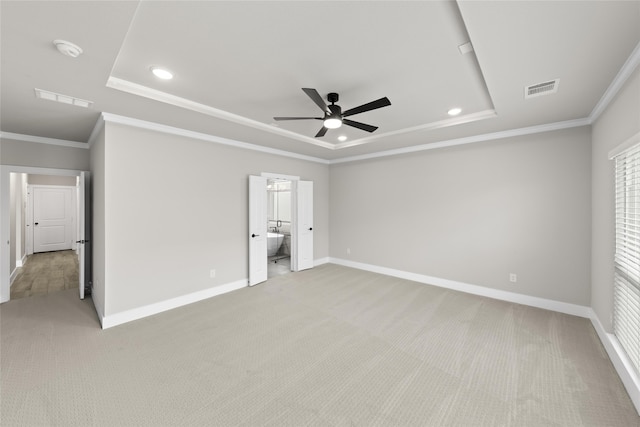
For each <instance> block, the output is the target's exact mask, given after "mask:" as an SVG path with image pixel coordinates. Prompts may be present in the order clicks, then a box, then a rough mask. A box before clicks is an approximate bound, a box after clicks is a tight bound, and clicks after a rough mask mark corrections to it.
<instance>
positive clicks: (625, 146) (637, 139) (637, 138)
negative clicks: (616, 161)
mask: <svg viewBox="0 0 640 427" xmlns="http://www.w3.org/2000/svg"><path fill="white" fill-rule="evenodd" d="M637 144H640V132H638V133H636V134H635V135H633V136H632V137H631V138H629V139H627V140H626V141H624V142H623V143H622V144H620V145H618V146H617V147H616V148H614V149H613V150H611V151H609V160H613V158H614V157H617V156H619V155H620V154H622V153H624V152H625V151H627V150H629V149H630V148H633V147H635V146H636V145H637Z"/></svg>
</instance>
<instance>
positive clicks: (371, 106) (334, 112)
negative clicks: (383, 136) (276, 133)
mask: <svg viewBox="0 0 640 427" xmlns="http://www.w3.org/2000/svg"><path fill="white" fill-rule="evenodd" d="M302 90H303V92H304V93H306V94H307V96H309V98H311V100H312V101H313V102H314V103H315V104H316V105H317V106H318V107H320V109H321V110H322V111H323V112H324V117H274V118H273V119H274V120H276V121H279V120H322V124H323V126H322V128H321V129H320V130H319V131H318V133H317V134H316V138H320V137H323V136H324V135H325V134H326V133H327V131H328V130H329V129H338V128H339V127H341V126H342V125H343V124H345V125H347V126H351V127H354V128H358V129H361V130H364V131H366V132H373V131H375V130H376V129H378V127H377V126H372V125H368V124H366V123H360V122H356V121H354V120H349V119H345V117H348V116H352V115H354V114H360V113H364V112H366V111H371V110H376V109H378V108H382V107H386V106H389V105H391V102H390V101H389V98H387V97H386V96H385V97H384V98H380V99H376V100H375V101H371V102H368V103H366V104H362V105H360V106H358V107H355V108H351V109H349V110H347V111H345V112H344V113H343V112H342V108H340V106H339V105H336V102H338V99H339V96H338V94H337V93H335V92H331V93H330V94H328V95H327V100H328V101H329V102H330V103H331V105H327V104H326V103H325V102H324V100H323V99H322V97H321V96H320V94H319V93H318V91H317V90H315V89H310V88H302Z"/></svg>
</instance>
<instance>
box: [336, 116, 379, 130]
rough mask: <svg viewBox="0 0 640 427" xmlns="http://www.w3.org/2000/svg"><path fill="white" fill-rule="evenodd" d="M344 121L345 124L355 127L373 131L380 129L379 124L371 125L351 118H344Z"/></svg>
mask: <svg viewBox="0 0 640 427" xmlns="http://www.w3.org/2000/svg"><path fill="white" fill-rule="evenodd" d="M342 123H344V124H345V125H349V126H353V127H354V128H358V129H362V130H366V131H367V132H373V131H374V130H376V129H378V126H371V125H368V124H365V123H360V122H354V121H353V120H349V119H342Z"/></svg>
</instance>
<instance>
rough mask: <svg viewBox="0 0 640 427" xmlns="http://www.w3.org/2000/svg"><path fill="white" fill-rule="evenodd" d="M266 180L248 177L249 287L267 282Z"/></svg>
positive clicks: (259, 177)
mask: <svg viewBox="0 0 640 427" xmlns="http://www.w3.org/2000/svg"><path fill="white" fill-rule="evenodd" d="M267 275H268V272H267V178H265V177H262V176H253V175H250V176H249V286H253V285H257V284H258V283H262V282H264V281H266V280H267Z"/></svg>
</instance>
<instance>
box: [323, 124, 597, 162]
mask: <svg viewBox="0 0 640 427" xmlns="http://www.w3.org/2000/svg"><path fill="white" fill-rule="evenodd" d="M590 124H591V122H590V121H589V119H587V118H584V119H575V120H566V121H564V122H555V123H547V124H544V125H537V126H529V127H526V128H519V129H510V130H504V131H499V132H492V133H485V134H481V135H473V136H467V137H464V138H456V139H449V140H445V141H439V142H431V143H428V144H422V145H413V146H410V147H404V148H396V149H393V150H386V151H378V152H377V153H370V154H362V155H359V156H351V157H342V158H339V159H334V160H331V162H330V164H338V163H347V162H355V161H359V160H368V159H375V158H378V157H388V156H396V155H399V154H408V153H415V152H418V151H426V150H434V149H436V148H444V147H453V146H455V145H464V144H473V143H476V142H484V141H492V140H496V139H504V138H512V137H516V136H523V135H531V134H536V133H542V132H550V131H555V130H561V129H570V128H575V127H580V126H588V125H590Z"/></svg>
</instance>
